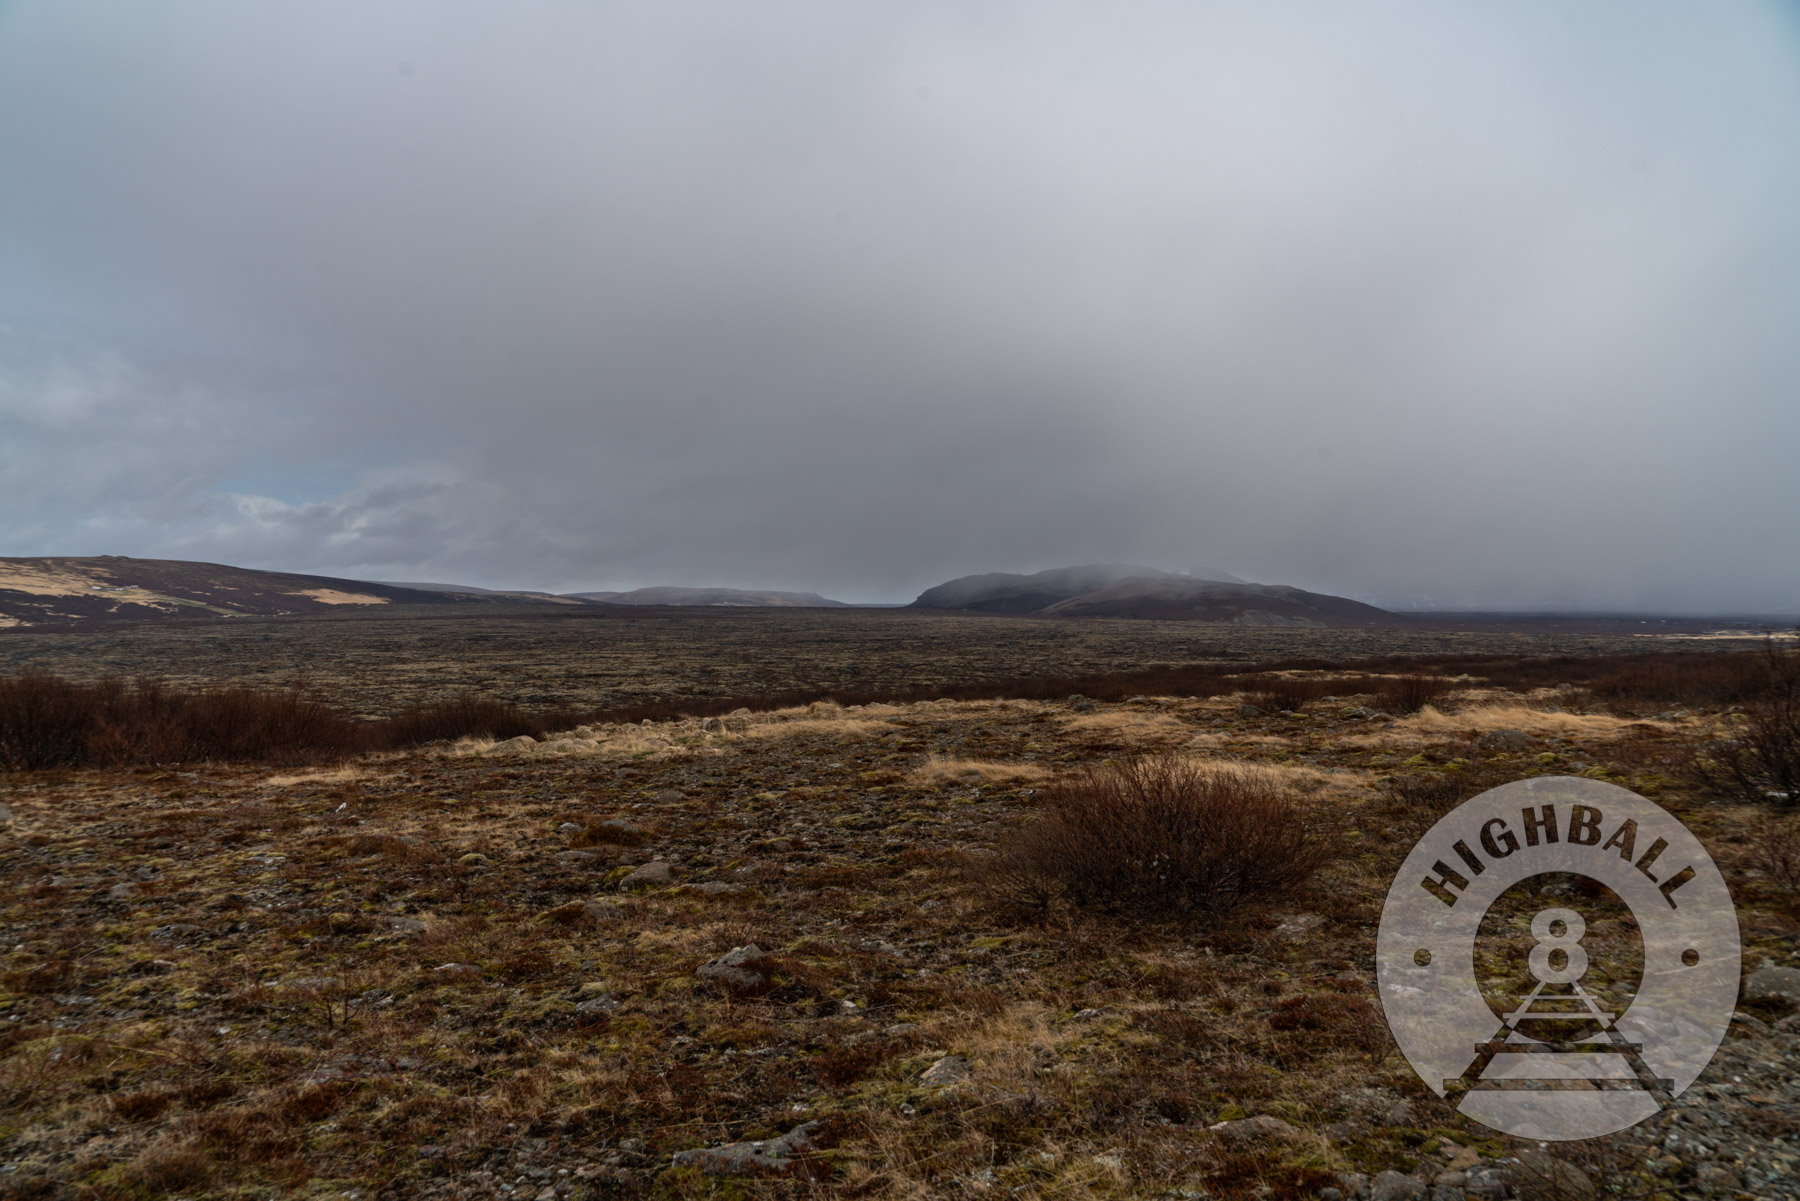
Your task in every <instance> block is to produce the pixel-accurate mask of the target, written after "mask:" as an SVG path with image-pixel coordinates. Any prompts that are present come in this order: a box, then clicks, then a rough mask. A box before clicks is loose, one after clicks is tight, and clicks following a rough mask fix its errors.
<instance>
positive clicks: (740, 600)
mask: <svg viewBox="0 0 1800 1201" xmlns="http://www.w3.org/2000/svg"><path fill="white" fill-rule="evenodd" d="M569 595H570V596H571V597H574V598H575V599H577V600H584V601H598V602H602V603H605V604H608V605H702V606H711V607H725V606H729V607H737V608H765V609H841V608H848V607H849V606H848V605H846V604H845V603H844V602H843V601H837V600H831V599H829V598H827V597H823V596H820V595H819V594H818V593H816V592H758V591H755V590H753V589H744V588H668V587H658V588H637V589H634V590H632V591H630V592H571V593H569Z"/></svg>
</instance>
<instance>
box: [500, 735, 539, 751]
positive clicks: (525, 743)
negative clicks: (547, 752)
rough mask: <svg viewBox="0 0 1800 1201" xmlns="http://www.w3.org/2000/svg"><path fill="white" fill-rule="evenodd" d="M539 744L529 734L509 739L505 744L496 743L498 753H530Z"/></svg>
mask: <svg viewBox="0 0 1800 1201" xmlns="http://www.w3.org/2000/svg"><path fill="white" fill-rule="evenodd" d="M537 744H538V740H537V739H535V738H533V737H532V736H531V735H529V734H521V735H519V736H518V737H517V738H508V739H507V740H506V741H505V742H496V743H495V744H494V749H495V750H496V751H512V752H515V753H518V752H529V751H530V750H532V749H533V748H534V747H536V746H537Z"/></svg>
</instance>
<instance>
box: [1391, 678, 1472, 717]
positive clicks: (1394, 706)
mask: <svg viewBox="0 0 1800 1201" xmlns="http://www.w3.org/2000/svg"><path fill="white" fill-rule="evenodd" d="M1455 688H1456V682H1455V681H1454V680H1448V679H1445V678H1444V677H1443V676H1395V677H1393V678H1392V679H1387V680H1383V681H1381V686H1380V687H1379V688H1377V689H1376V690H1375V704H1376V705H1377V706H1378V707H1379V708H1381V709H1382V710H1384V711H1386V712H1388V713H1417V712H1418V711H1419V710H1420V709H1423V708H1424V707H1425V706H1426V705H1429V704H1430V703H1431V702H1432V701H1435V700H1437V699H1438V698H1439V697H1441V696H1443V695H1444V694H1445V693H1447V692H1450V691H1452V690H1454V689H1455Z"/></svg>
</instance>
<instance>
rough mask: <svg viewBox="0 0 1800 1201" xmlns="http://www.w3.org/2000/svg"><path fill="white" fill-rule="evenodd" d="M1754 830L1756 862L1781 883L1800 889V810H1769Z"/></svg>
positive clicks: (1772, 878) (1784, 885)
mask: <svg viewBox="0 0 1800 1201" xmlns="http://www.w3.org/2000/svg"><path fill="white" fill-rule="evenodd" d="M1751 830H1752V833H1751V838H1752V841H1753V843H1754V844H1755V847H1756V865H1757V866H1758V867H1760V868H1762V870H1763V872H1764V873H1765V874H1766V875H1767V876H1768V877H1769V879H1770V880H1771V881H1773V882H1774V883H1776V884H1777V885H1779V886H1781V887H1782V888H1785V889H1787V890H1788V891H1789V892H1800V813H1775V812H1769V811H1767V810H1765V811H1764V812H1763V813H1762V814H1761V815H1760V816H1759V817H1758V819H1757V821H1756V823H1755V825H1754V826H1753V827H1752V828H1751Z"/></svg>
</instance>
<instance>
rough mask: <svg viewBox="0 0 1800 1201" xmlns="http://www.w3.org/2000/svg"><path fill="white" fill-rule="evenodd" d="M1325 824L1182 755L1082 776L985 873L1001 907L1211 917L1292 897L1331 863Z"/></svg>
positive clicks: (1055, 794) (1287, 798)
mask: <svg viewBox="0 0 1800 1201" xmlns="http://www.w3.org/2000/svg"><path fill="white" fill-rule="evenodd" d="M1323 825H1324V823H1323V818H1322V817H1321V816H1320V815H1318V814H1316V813H1315V812H1314V811H1313V810H1312V809H1311V808H1310V807H1309V806H1308V805H1307V804H1306V803H1304V802H1302V801H1300V800H1298V799H1297V798H1295V797H1294V796H1292V795H1290V794H1289V793H1287V792H1285V791H1283V790H1282V789H1281V788H1280V787H1279V786H1278V785H1276V784H1275V783H1274V782H1272V781H1271V780H1269V779H1268V778H1267V777H1265V776H1258V775H1252V774H1249V773H1246V772H1240V771H1236V770H1233V769H1230V768H1224V767H1220V766H1217V765H1213V764H1203V763H1199V762H1196V761H1194V760H1192V759H1188V758H1185V757H1181V756H1173V755H1161V756H1151V757H1145V758H1138V759H1128V760H1125V761H1122V762H1118V763H1112V764H1107V765H1104V766H1100V767H1090V768H1085V769H1083V770H1081V771H1079V772H1077V773H1075V774H1074V775H1073V776H1071V777H1069V778H1067V779H1065V780H1063V781H1060V782H1058V783H1056V784H1054V785H1052V786H1051V788H1050V789H1049V790H1048V792H1047V794H1046V797H1045V801H1044V805H1043V809H1042V811H1041V813H1040V815H1039V816H1038V818H1037V820H1035V821H1034V822H1033V823H1032V824H1030V825H1028V826H1026V827H1025V828H1023V829H1021V830H1020V831H1018V832H1017V833H1016V834H1015V835H1013V836H1012V837H1011V838H1010V839H1009V840H1007V841H1005V842H1003V843H1002V844H1001V846H1000V847H999V848H998V849H997V850H996V851H995V852H994V854H993V855H992V856H991V857H990V858H988V859H986V860H984V861H982V862H981V864H980V866H979V868H978V869H977V877H978V879H980V880H982V881H984V886H985V888H986V889H987V890H988V892H989V894H990V895H991V896H992V897H993V898H994V899H995V900H997V901H999V902H1000V903H1001V904H1002V905H1003V906H1007V907H1012V908H1016V909H1025V910H1032V911H1037V912H1043V911H1045V910H1047V909H1050V908H1052V907H1055V906H1062V905H1066V906H1068V907H1070V908H1071V909H1073V910H1075V911H1076V912H1078V913H1083V914H1104V915H1108V916H1115V917H1121V916H1122V917H1136V918H1145V917H1151V918H1163V917H1174V918H1190V919H1191V918H1209V917H1215V916H1217V915H1218V914H1220V913H1222V912H1225V911H1226V910H1229V909H1231V908H1232V907H1234V906H1236V905H1238V904H1241V903H1243V902H1245V901H1251V900H1270V899H1273V898H1275V897H1279V896H1282V895H1284V894H1287V893H1289V892H1292V891H1293V890H1295V889H1297V888H1299V887H1300V886H1301V885H1303V884H1305V883H1306V882H1307V881H1308V880H1310V879H1311V877H1312V875H1313V874H1314V873H1315V872H1316V871H1317V870H1318V868H1319V867H1320V866H1321V865H1322V864H1323V863H1324V862H1325V861H1326V859H1327V858H1328V855H1329V843H1328V841H1327V839H1326V837H1325V830H1324V828H1323Z"/></svg>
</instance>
